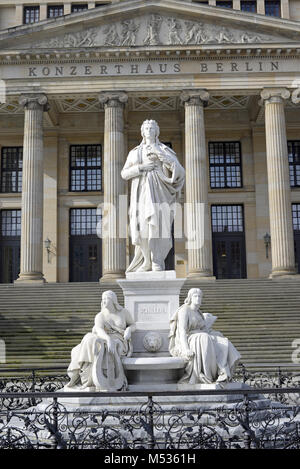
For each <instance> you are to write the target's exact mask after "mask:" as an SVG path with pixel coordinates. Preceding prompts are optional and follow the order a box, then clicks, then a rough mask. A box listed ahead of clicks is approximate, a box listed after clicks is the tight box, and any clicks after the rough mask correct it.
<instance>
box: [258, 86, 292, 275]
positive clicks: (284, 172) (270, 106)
mask: <svg viewBox="0 0 300 469" xmlns="http://www.w3.org/2000/svg"><path fill="white" fill-rule="evenodd" d="M289 97H290V92H289V91H288V90H287V89H284V88H279V89H264V90H263V91H262V92H261V98H262V100H263V102H264V104H265V128H266V147H267V170H268V192H269V210H270V230H271V250H272V273H271V276H272V277H275V276H282V275H293V274H295V273H296V271H295V252H294V234H293V224H292V208H291V189H290V177H289V162H288V153H287V137H286V126H285V114H284V101H285V100H286V99H288V98H289Z"/></svg>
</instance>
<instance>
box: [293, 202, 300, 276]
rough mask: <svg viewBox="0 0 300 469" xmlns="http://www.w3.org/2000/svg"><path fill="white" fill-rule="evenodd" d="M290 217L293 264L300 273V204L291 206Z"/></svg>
mask: <svg viewBox="0 0 300 469" xmlns="http://www.w3.org/2000/svg"><path fill="white" fill-rule="evenodd" d="M292 217H293V228H294V240H295V264H296V269H297V272H298V273H300V204H292Z"/></svg>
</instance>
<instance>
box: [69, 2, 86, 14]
mask: <svg viewBox="0 0 300 469" xmlns="http://www.w3.org/2000/svg"><path fill="white" fill-rule="evenodd" d="M87 9H88V4H87V3H77V4H76V3H75V4H74V5H72V6H71V13H79V12H80V11H85V10H87Z"/></svg>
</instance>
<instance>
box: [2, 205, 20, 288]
mask: <svg viewBox="0 0 300 469" xmlns="http://www.w3.org/2000/svg"><path fill="white" fill-rule="evenodd" d="M20 239H21V210H2V211H1V236H0V282H1V283H13V282H14V280H16V279H17V278H18V275H19V272H20Z"/></svg>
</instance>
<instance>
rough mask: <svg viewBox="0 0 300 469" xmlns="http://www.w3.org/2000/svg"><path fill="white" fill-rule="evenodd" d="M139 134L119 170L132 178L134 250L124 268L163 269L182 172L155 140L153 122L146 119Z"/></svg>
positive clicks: (173, 156)
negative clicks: (127, 264) (140, 138)
mask: <svg viewBox="0 0 300 469" xmlns="http://www.w3.org/2000/svg"><path fill="white" fill-rule="evenodd" d="M141 134H142V137H143V140H142V142H141V144H140V145H139V146H138V147H136V148H134V149H133V150H131V151H130V153H129V155H128V157H127V161H126V163H125V166H124V168H123V170H122V172H121V176H122V178H123V179H125V180H129V179H132V186H131V200H130V210H129V217H130V234H131V238H132V244H133V245H134V246H135V254H134V259H133V261H132V262H131V264H130V266H129V267H128V269H127V272H132V271H140V272H146V271H150V270H152V271H161V270H165V259H166V257H167V255H168V253H169V251H170V249H171V247H172V235H171V229H172V223H173V219H174V215H175V213H174V212H175V202H176V199H177V196H178V194H179V193H180V190H181V189H182V186H183V184H184V175H185V171H184V169H183V167H182V166H181V164H180V163H179V161H178V159H177V157H176V154H175V152H174V151H173V150H171V149H170V148H169V147H167V146H166V145H164V144H163V143H161V142H160V141H159V139H158V137H159V126H158V124H157V122H155V121H154V120H146V121H145V122H144V123H143V125H142V127H141Z"/></svg>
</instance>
